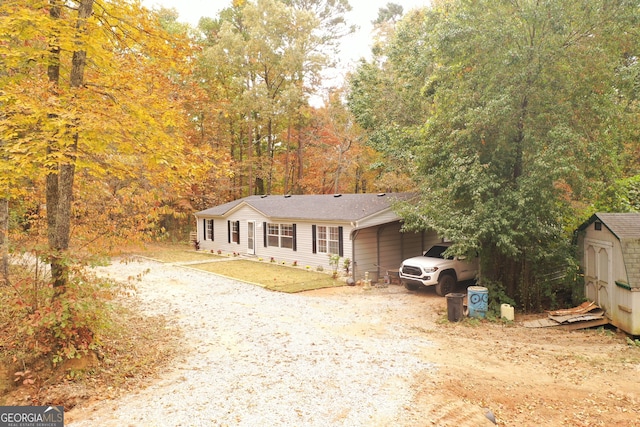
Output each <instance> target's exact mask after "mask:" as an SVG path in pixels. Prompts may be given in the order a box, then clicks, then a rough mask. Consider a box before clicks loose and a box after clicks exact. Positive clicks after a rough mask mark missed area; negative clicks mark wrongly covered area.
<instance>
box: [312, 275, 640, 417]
mask: <svg viewBox="0 0 640 427" xmlns="http://www.w3.org/2000/svg"><path fill="white" fill-rule="evenodd" d="M381 291H382V292H389V293H392V294H393V298H394V299H397V298H402V299H405V300H407V304H406V305H404V307H405V308H406V309H407V311H405V312H402V313H399V312H394V311H390V312H387V313H385V314H384V315H383V317H384V318H385V320H386V321H387V322H408V323H410V324H411V325H412V327H414V328H415V330H416V331H417V332H418V333H423V334H426V335H427V336H428V338H429V339H430V340H431V341H433V342H434V343H435V344H436V346H435V348H433V350H430V351H428V352H426V353H425V354H424V358H425V360H428V361H431V362H433V363H435V364H436V365H437V366H438V367H439V369H438V373H437V375H435V376H433V375H429V376H426V377H425V378H416V380H415V385H414V389H415V399H414V402H412V405H411V407H410V408H406V410H407V411H409V412H422V411H423V408H427V411H428V413H426V414H420V415H421V416H420V417H418V418H419V419H423V420H425V422H426V425H434V426H470V427H471V426H476V425H478V424H476V422H477V418H475V417H474V414H472V413H470V412H469V409H468V408H470V407H471V408H473V407H477V406H480V407H482V408H487V409H488V410H490V411H491V413H492V414H493V415H494V416H495V418H496V419H497V421H498V425H502V426H640V347H639V346H638V345H629V343H628V342H627V336H626V335H625V334H624V333H621V332H618V331H616V330H615V329H610V328H609V329H608V328H599V329H588V330H579V331H572V332H570V331H565V330H561V329H555V328H537V329H532V328H525V327H524V326H523V325H522V322H523V321H524V320H528V319H530V318H532V317H535V316H527V317H526V318H525V316H523V315H518V314H516V318H515V321H514V322H488V321H476V320H475V319H465V320H463V321H462V322H459V323H451V322H448V321H447V306H446V299H445V298H442V297H439V296H437V295H436V294H435V292H434V291H433V289H427V290H421V291H417V292H408V291H406V290H404V289H402V288H401V287H400V286H395V285H391V286H390V287H389V288H388V290H380V291H378V290H375V289H374V290H373V292H381ZM462 291H464V290H462ZM361 292H362V290H361V289H360V288H358V287H353V288H350V287H343V288H334V289H324V290H319V291H313V292H312V294H314V295H317V296H320V297H327V298H331V297H335V296H336V295H340V294H349V293H354V294H355V293H361ZM541 316H542V317H544V315H541ZM538 317H540V316H538ZM354 333H358V332H357V331H355V332H354ZM360 333H363V331H362V330H361V331H360ZM636 342H637V341H636ZM469 404H472V405H471V406H470V405H469ZM421 425H425V424H424V423H423V424H421Z"/></svg>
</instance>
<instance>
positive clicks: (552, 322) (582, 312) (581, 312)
mask: <svg viewBox="0 0 640 427" xmlns="http://www.w3.org/2000/svg"><path fill="white" fill-rule="evenodd" d="M607 323H609V320H608V319H607V318H606V317H605V315H604V310H603V309H601V308H600V307H599V306H598V305H597V304H596V303H595V302H592V301H586V302H583V303H582V304H580V305H579V306H578V307H574V308H567V309H563V310H554V311H549V312H548V316H547V317H546V318H542V319H536V320H529V321H527V322H524V326H525V327H527V328H548V327H562V328H566V329H581V328H589V327H592V326H600V325H605V324H607Z"/></svg>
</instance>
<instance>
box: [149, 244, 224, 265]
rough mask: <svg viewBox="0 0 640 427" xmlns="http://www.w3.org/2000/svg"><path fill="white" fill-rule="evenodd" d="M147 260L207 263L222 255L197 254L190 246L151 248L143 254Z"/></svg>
mask: <svg viewBox="0 0 640 427" xmlns="http://www.w3.org/2000/svg"><path fill="white" fill-rule="evenodd" d="M140 255H143V256H145V257H147V258H152V259H155V260H158V261H162V262H191V261H206V260H208V259H220V258H221V256H220V255H214V254H212V253H209V252H196V251H195V250H194V249H193V248H192V247H189V246H186V245H184V246H170V247H149V248H147V250H145V251H144V252H141V253H140Z"/></svg>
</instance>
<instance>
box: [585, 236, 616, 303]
mask: <svg viewBox="0 0 640 427" xmlns="http://www.w3.org/2000/svg"><path fill="white" fill-rule="evenodd" d="M612 252H613V244H612V243H610V242H603V241H597V240H586V241H585V253H584V259H585V263H586V265H585V293H586V296H587V298H588V299H589V300H591V301H594V302H595V303H596V304H598V305H599V306H600V307H602V308H603V309H604V310H605V311H606V312H609V311H610V308H611V296H612V295H613V286H614V283H613V279H612V277H613V275H612V258H611V254H612Z"/></svg>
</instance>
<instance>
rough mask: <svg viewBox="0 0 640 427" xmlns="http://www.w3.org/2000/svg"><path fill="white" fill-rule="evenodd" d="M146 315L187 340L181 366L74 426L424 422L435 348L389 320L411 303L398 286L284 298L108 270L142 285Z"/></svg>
mask: <svg viewBox="0 0 640 427" xmlns="http://www.w3.org/2000/svg"><path fill="white" fill-rule="evenodd" d="M147 270H148V272H147V273H146V274H143V275H142V278H141V280H140V281H139V282H136V283H137V284H136V288H137V293H138V296H139V299H140V302H141V306H142V308H143V310H144V311H145V312H148V313H149V314H162V315H164V316H166V317H168V318H169V319H170V320H172V321H174V322H176V324H177V325H179V326H180V328H181V329H182V330H183V331H184V336H185V339H184V341H185V344H184V345H185V351H184V356H183V360H176V361H175V363H172V364H171V368H170V369H169V370H167V371H165V372H164V373H162V374H161V377H160V378H159V379H158V380H157V381H156V382H154V383H153V384H152V385H151V386H149V387H147V388H145V389H142V390H140V391H139V392H137V393H136V394H133V395H128V396H125V397H123V398H118V399H116V400H107V401H102V402H98V403H96V404H93V405H92V406H90V407H81V408H76V409H73V410H72V411H70V412H69V417H68V418H69V420H70V421H71V423H70V424H68V425H69V426H74V427H80V426H96V425H100V426H118V427H121V426H172V427H173V426H218V425H219V426H225V425H230V426H388V425H396V426H401V425H405V426H406V425H421V421H420V420H418V419H415V418H416V413H415V412H413V411H412V410H411V407H410V404H411V401H412V398H413V397H414V392H413V391H412V387H411V385H412V383H414V380H415V378H416V377H419V376H422V377H425V376H432V375H433V374H434V373H435V367H434V366H433V365H431V364H429V363H426V362H425V361H424V358H423V357H420V355H421V353H422V354H424V351H427V350H429V349H430V348H431V347H432V343H431V342H429V341H428V340H426V339H425V337H424V334H420V333H419V332H418V331H416V330H415V328H413V329H412V328H411V327H409V326H406V324H405V322H398V323H396V324H388V323H386V322H384V321H383V320H382V316H381V314H383V313H385V312H386V311H389V310H394V311H395V310H401V309H402V307H399V306H398V305H402V304H406V303H407V302H406V301H405V300H404V299H402V298H394V294H400V293H401V292H404V289H402V288H401V287H399V286H393V285H392V286H390V287H389V288H382V289H373V290H371V291H364V290H361V289H359V288H358V289H355V288H349V289H351V290H352V291H351V292H348V293H344V294H340V293H336V295H332V297H331V298H327V297H322V296H320V295H318V293H313V292H312V293H304V294H283V293H277V292H271V291H268V290H265V289H263V288H260V287H257V286H254V285H250V284H246V283H242V282H237V281H234V280H229V279H226V278H222V277H219V276H215V275H213V274H209V273H206V272H201V271H197V270H195V269H190V268H185V267H182V266H172V265H167V264H161V263H156V262H152V261H139V262H130V263H128V264H119V263H118V264H114V265H112V266H110V267H107V268H104V269H102V272H103V273H105V274H108V275H109V276H110V277H112V278H114V279H118V280H126V279H127V278H128V277H135V276H137V275H139V274H141V273H143V272H145V271H147Z"/></svg>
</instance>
